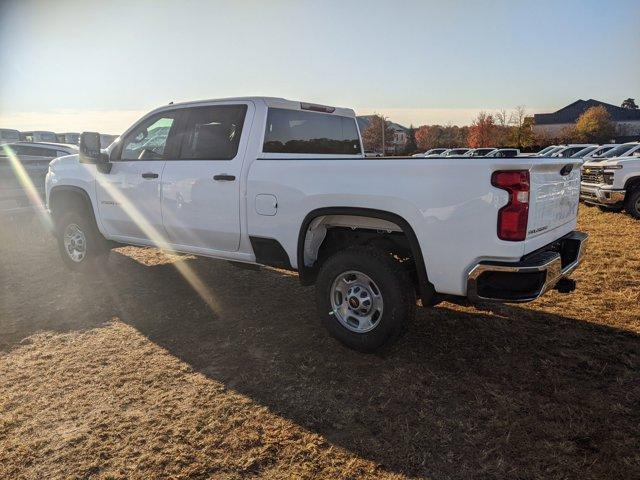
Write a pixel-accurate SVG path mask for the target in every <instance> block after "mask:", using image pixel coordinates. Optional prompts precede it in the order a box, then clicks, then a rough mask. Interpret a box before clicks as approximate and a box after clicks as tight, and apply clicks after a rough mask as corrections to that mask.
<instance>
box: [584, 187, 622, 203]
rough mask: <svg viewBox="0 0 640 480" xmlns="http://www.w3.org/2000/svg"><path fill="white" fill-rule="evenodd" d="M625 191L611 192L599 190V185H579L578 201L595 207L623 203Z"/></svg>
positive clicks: (606, 189)
mask: <svg viewBox="0 0 640 480" xmlns="http://www.w3.org/2000/svg"><path fill="white" fill-rule="evenodd" d="M626 193H627V192H626V190H612V189H608V188H601V187H600V186H599V185H593V184H585V183H583V184H581V185H580V200H583V201H585V202H587V203H594V204H596V205H614V204H616V203H621V202H624V197H625V195H626Z"/></svg>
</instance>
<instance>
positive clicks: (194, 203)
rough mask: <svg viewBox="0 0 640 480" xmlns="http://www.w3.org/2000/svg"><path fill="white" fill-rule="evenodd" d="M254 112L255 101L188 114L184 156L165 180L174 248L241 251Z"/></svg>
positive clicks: (171, 163)
mask: <svg viewBox="0 0 640 480" xmlns="http://www.w3.org/2000/svg"><path fill="white" fill-rule="evenodd" d="M253 112H254V107H253V104H251V103H250V102H247V103H217V104H215V105H209V106H201V107H191V108H188V109H185V110H184V120H183V125H184V127H183V128H182V130H181V131H182V134H181V137H182V141H181V145H180V149H179V150H180V151H179V153H178V155H177V159H176V160H167V162H166V165H165V168H164V172H163V175H162V189H163V191H162V216H163V225H164V228H165V231H166V232H167V236H168V238H169V241H170V242H171V243H173V244H176V245H179V246H183V247H185V248H184V249H185V250H190V249H192V248H193V247H195V248H197V249H209V250H223V251H237V250H238V248H239V245H240V183H241V182H240V177H241V173H242V161H243V158H244V155H243V152H244V150H245V149H246V144H247V137H248V134H249V125H250V122H251V119H252V118H253Z"/></svg>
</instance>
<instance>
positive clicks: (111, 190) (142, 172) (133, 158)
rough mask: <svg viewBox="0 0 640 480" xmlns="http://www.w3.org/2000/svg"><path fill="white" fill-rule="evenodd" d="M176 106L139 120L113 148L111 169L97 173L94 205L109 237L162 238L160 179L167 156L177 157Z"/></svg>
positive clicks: (151, 240) (179, 117)
mask: <svg viewBox="0 0 640 480" xmlns="http://www.w3.org/2000/svg"><path fill="white" fill-rule="evenodd" d="M180 120H181V116H180V111H179V110H168V111H165V112H161V113H158V114H155V115H152V116H150V117H147V118H145V119H143V120H142V121H141V122H140V123H139V124H138V125H136V126H135V127H134V129H133V130H131V131H130V132H129V133H128V134H127V135H126V136H125V137H124V139H123V140H122V143H121V145H120V147H119V149H118V151H116V152H114V156H115V158H114V159H112V168H111V172H109V173H99V172H98V173H96V180H97V182H96V183H97V187H96V189H97V197H98V210H99V214H100V218H101V220H102V223H103V226H104V228H105V230H106V233H107V234H108V235H109V236H115V237H127V238H134V239H137V240H139V241H140V242H141V243H158V242H160V241H164V240H165V239H164V232H163V231H162V212H161V202H160V196H161V193H162V190H161V184H160V180H161V177H162V170H163V168H164V165H165V161H166V160H167V159H173V158H175V156H176V150H177V143H178V138H179V135H178V132H179V129H180Z"/></svg>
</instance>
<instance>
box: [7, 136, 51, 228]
mask: <svg viewBox="0 0 640 480" xmlns="http://www.w3.org/2000/svg"><path fill="white" fill-rule="evenodd" d="M2 150H3V151H4V153H5V155H6V156H7V158H8V159H9V165H10V166H11V168H12V169H13V173H14V175H15V176H16V179H17V180H18V182H19V183H20V185H21V186H22V189H23V190H24V192H25V194H26V195H27V198H28V199H29V203H31V205H33V207H34V208H35V209H36V212H37V213H38V218H40V221H41V222H42V223H43V224H44V226H45V227H46V228H47V229H50V228H51V227H52V222H51V218H50V217H49V215H48V214H47V211H46V209H45V207H44V204H43V203H42V198H40V194H39V193H38V189H37V188H36V186H35V185H34V184H33V180H31V177H30V176H29V174H28V173H27V170H26V169H25V168H24V165H22V162H21V161H20V159H19V158H18V157H17V156H16V154H15V153H14V151H13V150H12V149H11V147H10V146H9V145H2Z"/></svg>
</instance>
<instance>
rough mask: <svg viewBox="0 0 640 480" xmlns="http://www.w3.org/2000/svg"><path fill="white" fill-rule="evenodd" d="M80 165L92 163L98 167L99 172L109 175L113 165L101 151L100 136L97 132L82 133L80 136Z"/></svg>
mask: <svg viewBox="0 0 640 480" xmlns="http://www.w3.org/2000/svg"><path fill="white" fill-rule="evenodd" d="M79 156H80V163H91V164H94V165H97V166H98V170H100V171H101V172H103V173H109V170H111V168H109V167H110V166H111V164H110V163H109V158H108V157H107V155H106V154H104V153H102V150H101V149H100V134H99V133H97V132H82V134H81V135H80V154H79Z"/></svg>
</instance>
